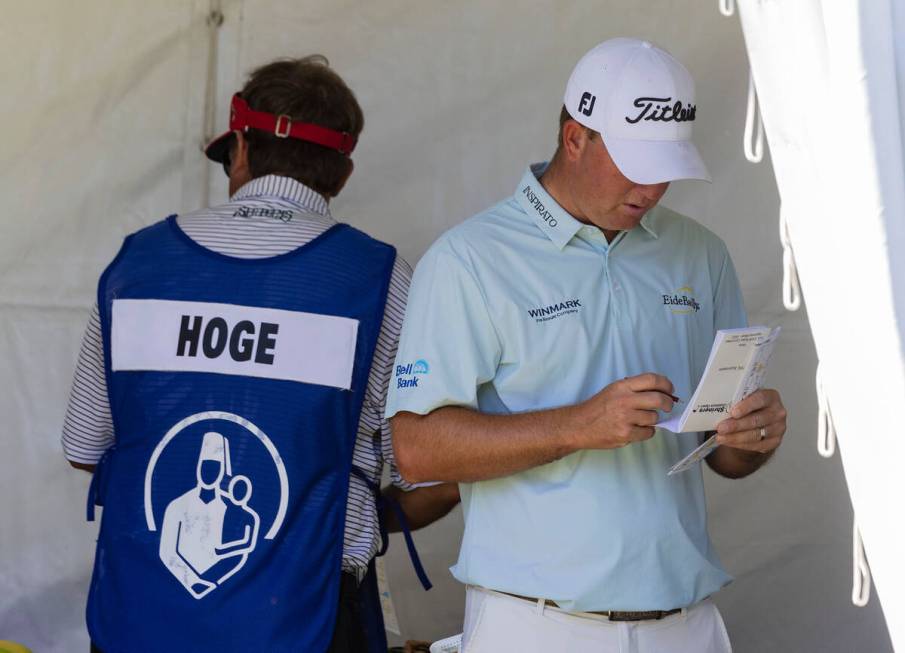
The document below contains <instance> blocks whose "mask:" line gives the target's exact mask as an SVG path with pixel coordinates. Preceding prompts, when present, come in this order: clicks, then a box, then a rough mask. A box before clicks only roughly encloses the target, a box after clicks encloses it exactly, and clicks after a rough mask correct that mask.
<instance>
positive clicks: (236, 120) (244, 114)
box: [204, 93, 356, 163]
mask: <svg viewBox="0 0 905 653" xmlns="http://www.w3.org/2000/svg"><path fill="white" fill-rule="evenodd" d="M249 129H258V130H260V131H265V132H268V133H271V134H273V135H275V136H277V137H278V138H296V139H298V140H300V141H307V142H309V143H316V144H318V145H323V146H324V147H329V148H330V149H331V150H336V151H337V152H340V153H341V154H345V155H346V156H348V155H349V154H351V153H352V150H354V149H355V143H356V138H355V137H354V136H352V134H349V133H346V132H338V131H335V130H333V129H329V128H327V127H321V126H320V125H314V124H311V123H308V122H292V118H290V117H289V116H287V115H286V114H284V113H283V114H280V115H278V116H277V115H274V114H272V113H265V112H264V111H254V110H252V109H250V108H249V107H248V103H247V102H246V101H245V100H243V99H242V97H241V96H240V95H239V94H238V93H236V94H235V95H233V100H232V104H231V106H230V113H229V131H228V132H226V133H224V134H221V135H220V136H218V137H217V138H215V139H214V140H213V141H211V142H210V144H209V145H208V146H207V147H206V148H205V150H204V151H205V153H206V154H207V158H209V159H210V160H212V161H217V162H219V163H223V161H224V160H226V157H227V155H228V154H229V137H230V136H232V134H233V132H234V131H236V130H239V131H247V130H249Z"/></svg>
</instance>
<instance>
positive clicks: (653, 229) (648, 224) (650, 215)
mask: <svg viewBox="0 0 905 653" xmlns="http://www.w3.org/2000/svg"><path fill="white" fill-rule="evenodd" d="M656 211H657V207H656V206H655V207H654V208H652V209H651V210H650V211H648V212H647V213H645V214H644V217H642V218H641V227H642V228H643V229H644V231H646V232H647V233H648V234H650V235H651V237H653V238H657V237H658V236H657V225H656V222H657V217H656V215H657V214H656Z"/></svg>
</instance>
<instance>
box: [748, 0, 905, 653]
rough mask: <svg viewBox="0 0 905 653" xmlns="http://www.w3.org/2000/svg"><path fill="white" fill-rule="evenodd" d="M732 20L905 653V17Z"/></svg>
mask: <svg viewBox="0 0 905 653" xmlns="http://www.w3.org/2000/svg"><path fill="white" fill-rule="evenodd" d="M739 12H740V16H741V20H742V27H743V30H744V34H745V41H746V45H747V49H748V54H749V59H750V61H751V66H752V70H753V73H754V80H755V82H756V85H757V90H758V96H759V99H760V105H761V109H762V111H763V120H764V125H765V127H766V132H767V139H768V141H769V144H770V151H771V155H772V158H773V164H774V169H775V172H776V180H777V185H778V187H779V193H780V197H781V200H782V203H783V210H784V217H785V222H786V224H787V227H788V236H789V239H790V242H791V243H792V244H793V245H794V251H795V261H796V265H797V268H798V272H799V276H800V280H801V289H802V292H803V294H804V297H805V298H806V299H807V303H808V311H809V316H810V321H811V327H812V331H813V334H814V340H815V343H816V346H817V353H818V355H819V358H820V366H821V372H820V376H821V383H822V386H823V390H824V392H825V393H826V396H827V397H828V398H829V399H831V401H832V409H833V411H832V420H833V423H834V425H835V428H836V432H837V434H838V438H839V447H840V452H841V455H842V460H843V464H844V467H845V473H846V478H847V480H848V484H849V489H850V494H851V499H852V504H853V506H854V509H855V513H856V514H857V516H858V531H860V534H861V535H862V536H863V542H864V548H865V550H866V552H867V555H868V556H869V559H870V563H871V569H872V571H873V577H874V585H875V586H876V589H877V594H878V596H879V598H880V600H881V602H882V604H883V607H884V611H885V613H886V614H887V615H888V617H889V620H888V626H889V629H890V636H891V639H892V642H893V644H894V645H897V646H898V647H899V648H902V649H905V620H902V619H901V615H903V614H905V582H903V579H905V556H902V551H903V550H905V535H903V533H905V523H903V520H902V519H901V518H900V517H899V516H900V515H901V507H900V505H899V503H900V500H901V497H902V496H905V475H903V474H902V473H901V469H900V468H901V464H902V461H903V460H905V437H903V433H902V431H903V426H902V424H901V420H900V414H901V409H902V405H903V399H905V361H903V336H905V329H903V327H905V319H902V318H903V317H905V189H903V179H905V170H903V141H902V131H901V124H902V120H903V117H905V103H903V100H905V98H903V97H902V96H901V95H898V94H897V89H899V88H901V87H902V86H903V84H902V82H903V81H905V47H903V45H902V43H901V41H902V39H901V38H898V39H897V38H896V35H897V34H898V35H901V34H902V33H903V28H905V7H903V6H902V5H901V3H897V2H895V1H894V0H861V1H860V2H854V1H853V2H837V1H836V0H825V1H823V2H821V1H819V0H799V1H796V2H759V1H758V0H739ZM855 539H856V540H857V539H858V538H857V536H856V538H855ZM856 543H857V542H856ZM855 548H856V550H857V549H858V547H857V546H856V547H855ZM865 571H866V568H862V567H861V566H860V565H859V566H858V569H857V570H856V574H859V575H861V574H863V573H864V572H865ZM858 589H866V585H865V584H864V583H861V586H860V587H859V588H858ZM858 594H859V596H860V597H863V593H862V592H860V591H859V592H858Z"/></svg>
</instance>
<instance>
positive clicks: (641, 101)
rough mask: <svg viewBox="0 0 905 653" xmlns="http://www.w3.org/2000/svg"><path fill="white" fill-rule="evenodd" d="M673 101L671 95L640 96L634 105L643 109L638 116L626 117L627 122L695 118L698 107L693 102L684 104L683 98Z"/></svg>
mask: <svg viewBox="0 0 905 653" xmlns="http://www.w3.org/2000/svg"><path fill="white" fill-rule="evenodd" d="M671 102H672V98H671V97H639V98H637V99H636V100H635V101H634V102H633V105H634V106H635V107H636V108H638V109H641V111H640V112H639V113H638V115H637V116H635V117H634V118H631V117H629V116H626V117H625V122H627V123H630V124H632V125H634V124H635V123H637V122H641V121H642V120H651V121H654V122H670V121H672V122H689V121H692V120H694V114H695V111H696V110H697V107H696V106H695V105H693V104H691V103H688V104H686V105H685V106H683V105H682V101H681V100H676V101H675V102H674V103H672V104H670V103H671Z"/></svg>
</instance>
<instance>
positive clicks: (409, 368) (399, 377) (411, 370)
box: [396, 358, 430, 388]
mask: <svg viewBox="0 0 905 653" xmlns="http://www.w3.org/2000/svg"><path fill="white" fill-rule="evenodd" d="M422 374H430V365H428V363H427V361H426V360H424V359H423V358H419V359H418V360H416V361H415V362H414V363H406V364H405V365H397V366H396V387H397V388H417V387H418V376H419V375H422Z"/></svg>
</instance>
